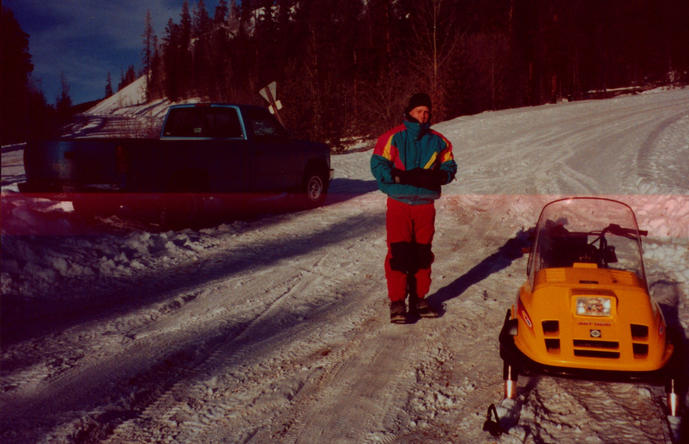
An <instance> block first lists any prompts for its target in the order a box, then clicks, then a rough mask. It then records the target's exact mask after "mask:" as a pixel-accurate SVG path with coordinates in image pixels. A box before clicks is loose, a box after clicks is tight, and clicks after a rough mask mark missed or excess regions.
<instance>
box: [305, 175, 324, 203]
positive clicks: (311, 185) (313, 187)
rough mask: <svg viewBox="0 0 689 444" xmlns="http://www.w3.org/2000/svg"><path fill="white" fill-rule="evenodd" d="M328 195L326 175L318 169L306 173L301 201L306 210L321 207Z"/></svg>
mask: <svg viewBox="0 0 689 444" xmlns="http://www.w3.org/2000/svg"><path fill="white" fill-rule="evenodd" d="M327 193H328V181H327V178H326V175H325V174H324V173H323V172H322V171H321V170H318V169H311V170H309V171H307V173H306V175H305V176H304V183H303V185H302V193H301V194H302V199H301V200H302V201H303V203H304V205H305V206H306V207H307V208H315V207H318V206H320V205H323V202H325V197H326V195H327Z"/></svg>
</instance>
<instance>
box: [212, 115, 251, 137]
mask: <svg viewBox="0 0 689 444" xmlns="http://www.w3.org/2000/svg"><path fill="white" fill-rule="evenodd" d="M208 119H209V131H208V134H207V135H208V136H209V137H220V138H241V137H243V136H244V134H243V133H242V127H241V125H240V124H239V116H238V115H237V110H236V109H234V108H212V109H211V112H210V113H209V114H208Z"/></svg>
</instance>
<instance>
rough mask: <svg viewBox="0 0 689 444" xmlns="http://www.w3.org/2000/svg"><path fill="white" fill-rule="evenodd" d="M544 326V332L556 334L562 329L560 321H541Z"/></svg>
mask: <svg viewBox="0 0 689 444" xmlns="http://www.w3.org/2000/svg"><path fill="white" fill-rule="evenodd" d="M541 325H542V326H543V334H546V335H554V334H557V332H558V331H560V323H559V322H558V321H543V322H541Z"/></svg>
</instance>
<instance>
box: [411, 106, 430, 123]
mask: <svg viewBox="0 0 689 444" xmlns="http://www.w3.org/2000/svg"><path fill="white" fill-rule="evenodd" d="M409 115H410V116H412V117H413V118H415V119H416V120H418V121H419V123H428V120H429V119H430V118H431V110H430V109H428V107H427V106H417V107H416V108H413V109H412V110H411V111H409Z"/></svg>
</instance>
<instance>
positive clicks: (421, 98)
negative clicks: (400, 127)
mask: <svg viewBox="0 0 689 444" xmlns="http://www.w3.org/2000/svg"><path fill="white" fill-rule="evenodd" d="M417 106H427V107H428V110H429V111H430V110H431V98H430V97H429V96H428V94H426V93H416V94H414V95H413V96H411V98H410V99H409V105H407V109H405V110H404V112H405V113H407V114H409V111H411V110H413V109H414V108H416V107H417Z"/></svg>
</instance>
